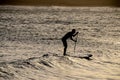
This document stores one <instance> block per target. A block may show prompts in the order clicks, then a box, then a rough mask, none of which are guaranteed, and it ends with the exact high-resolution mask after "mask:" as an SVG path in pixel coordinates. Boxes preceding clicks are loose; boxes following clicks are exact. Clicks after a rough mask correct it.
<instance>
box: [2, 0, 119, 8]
mask: <svg viewBox="0 0 120 80" xmlns="http://www.w3.org/2000/svg"><path fill="white" fill-rule="evenodd" d="M0 4H1V5H37V6H51V5H54V6H116V7H119V6H120V3H119V0H0Z"/></svg>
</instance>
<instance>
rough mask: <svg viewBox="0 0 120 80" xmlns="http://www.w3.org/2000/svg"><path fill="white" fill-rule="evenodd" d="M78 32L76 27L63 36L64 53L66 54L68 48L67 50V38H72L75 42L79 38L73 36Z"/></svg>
mask: <svg viewBox="0 0 120 80" xmlns="http://www.w3.org/2000/svg"><path fill="white" fill-rule="evenodd" d="M77 34H78V32H76V30H75V29H72V31H70V32H68V33H67V34H65V35H64V36H63V37H62V42H63V46H64V53H63V55H64V56H65V55H66V50H67V39H71V40H72V41H74V42H77V40H74V39H73V37H75V36H76V35H77Z"/></svg>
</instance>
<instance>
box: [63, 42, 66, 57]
mask: <svg viewBox="0 0 120 80" xmlns="http://www.w3.org/2000/svg"><path fill="white" fill-rule="evenodd" d="M63 44H64V54H63V55H64V56H65V55H66V51H67V41H64V43H63Z"/></svg>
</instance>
